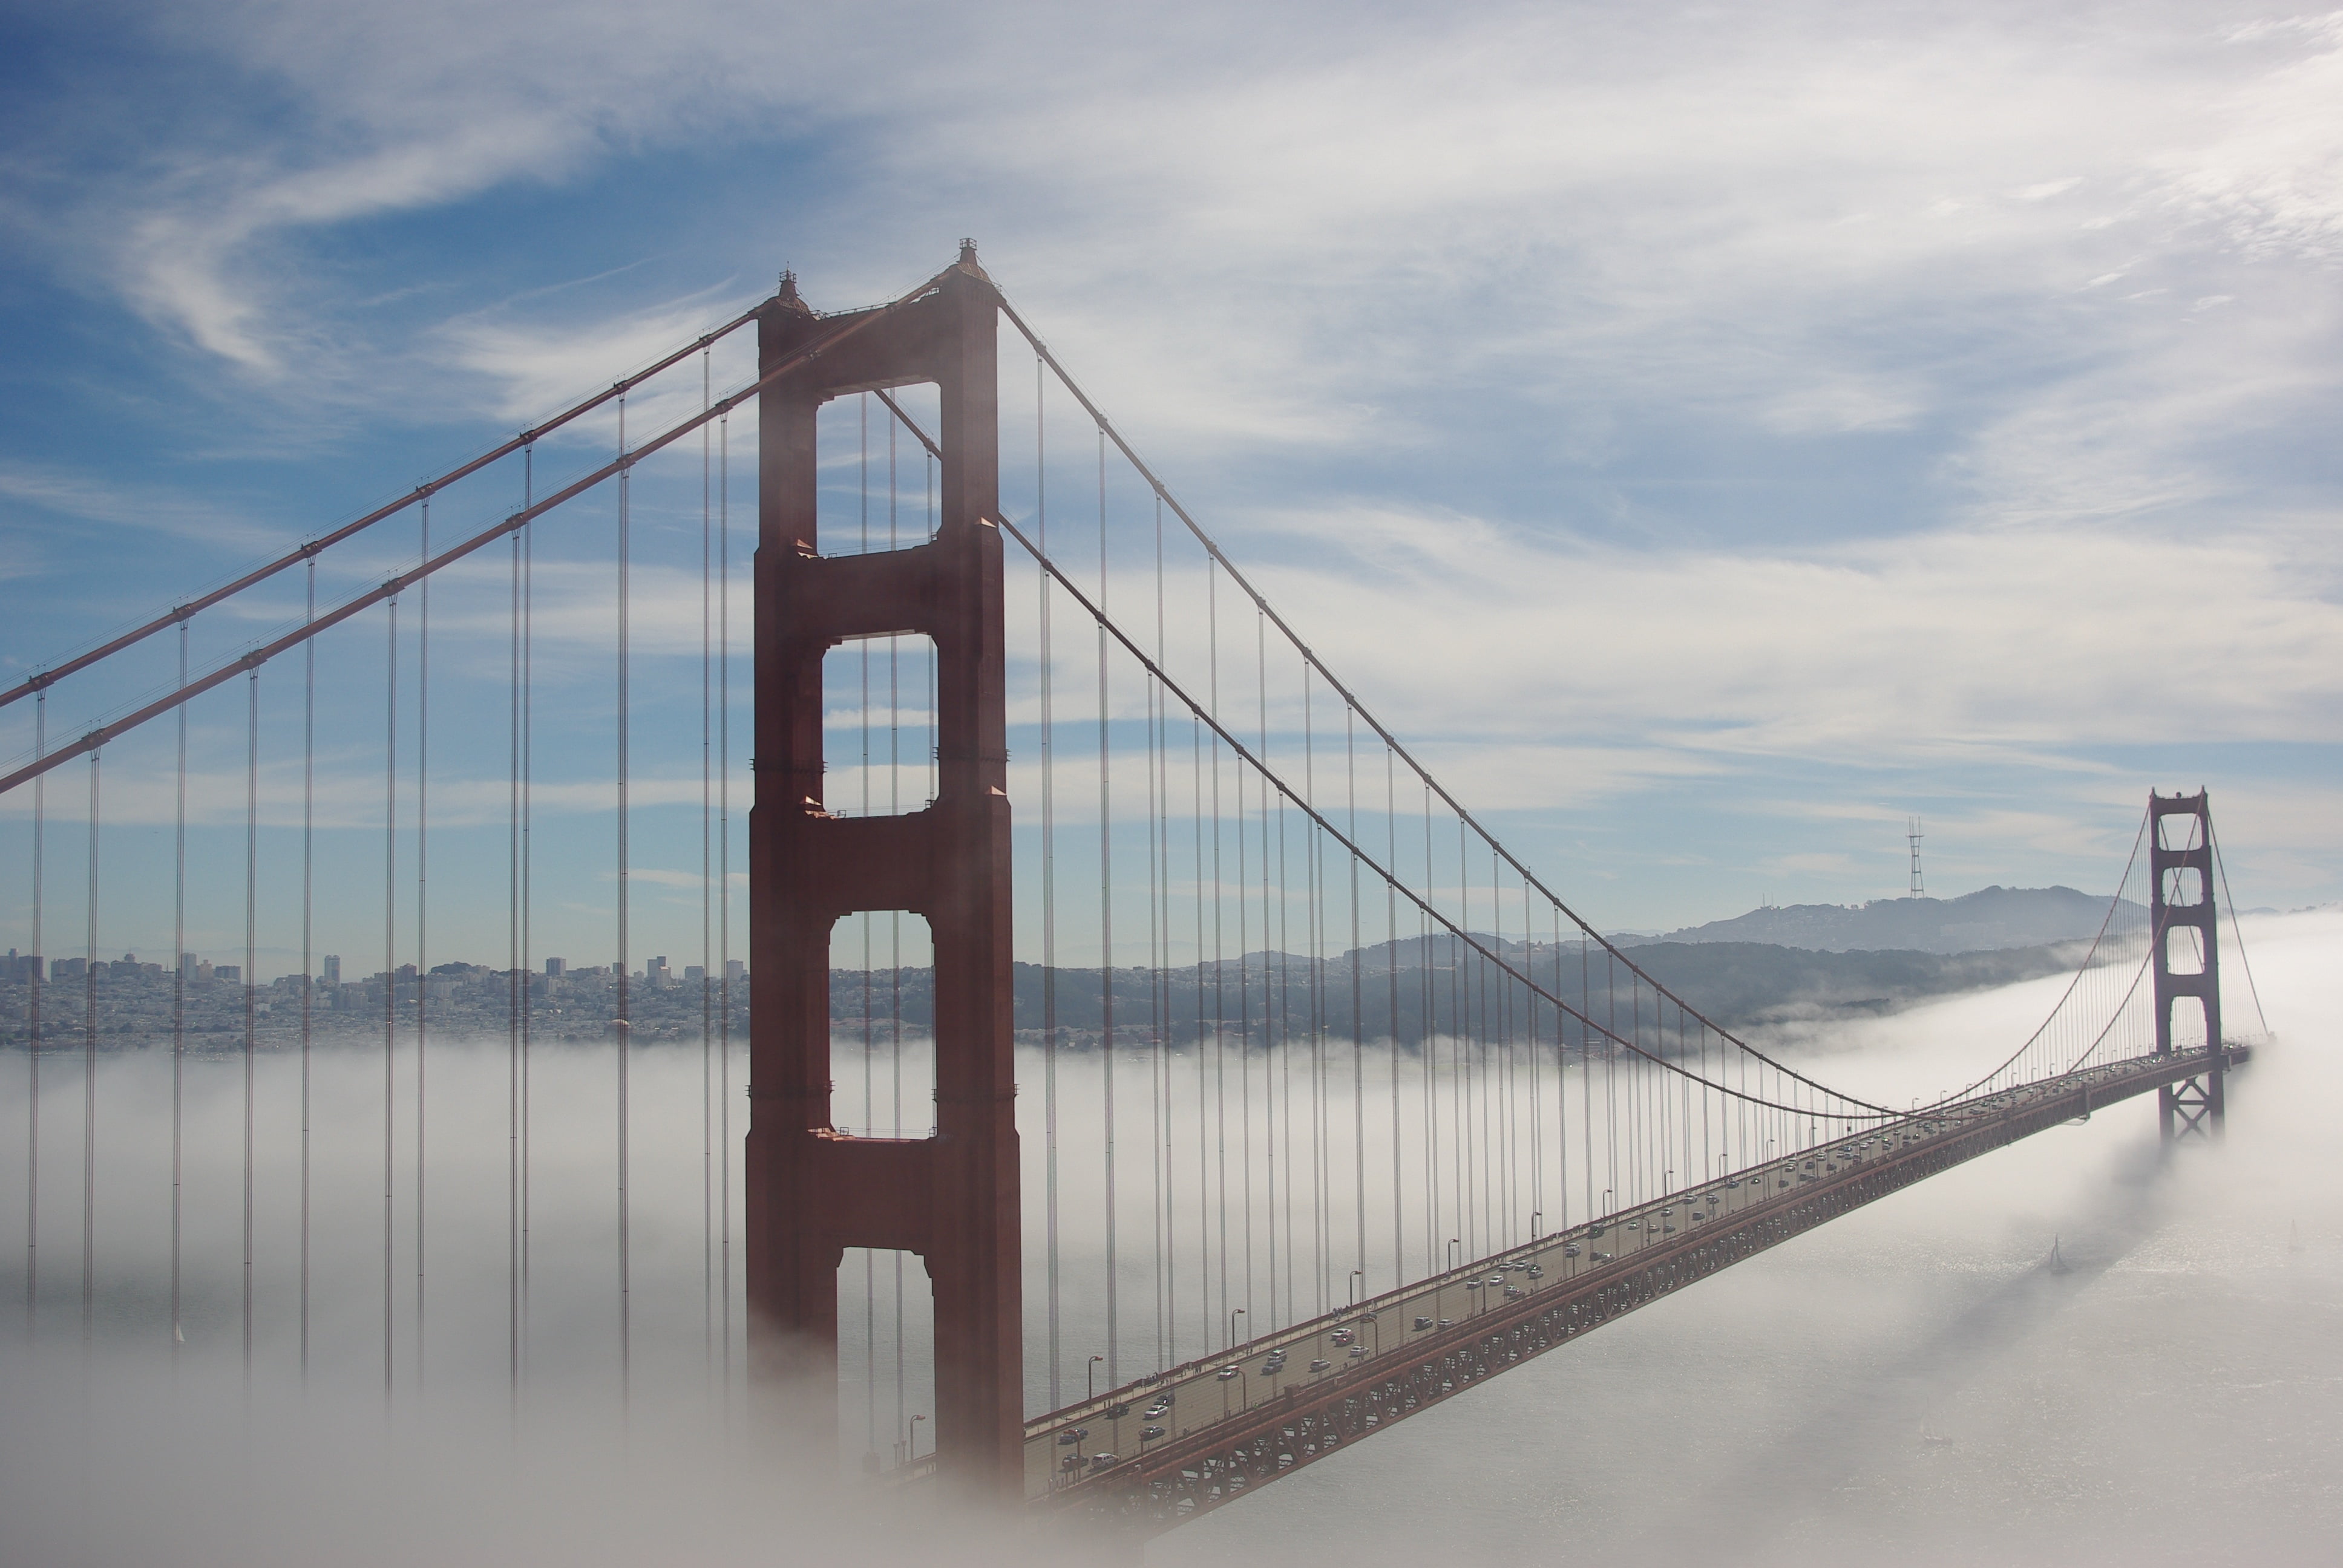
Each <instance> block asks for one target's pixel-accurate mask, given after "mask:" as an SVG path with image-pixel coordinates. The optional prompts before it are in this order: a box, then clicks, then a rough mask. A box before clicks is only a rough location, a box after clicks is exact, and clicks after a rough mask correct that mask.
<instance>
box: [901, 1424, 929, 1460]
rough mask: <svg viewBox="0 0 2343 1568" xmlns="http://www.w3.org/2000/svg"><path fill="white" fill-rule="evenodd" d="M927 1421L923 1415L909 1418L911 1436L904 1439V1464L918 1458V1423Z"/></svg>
mask: <svg viewBox="0 0 2343 1568" xmlns="http://www.w3.org/2000/svg"><path fill="white" fill-rule="evenodd" d="M927 1419H928V1418H927V1417H926V1416H924V1415H915V1416H913V1417H912V1418H911V1435H910V1437H909V1438H907V1439H905V1440H904V1443H903V1447H904V1462H906V1463H909V1462H910V1461H912V1460H915V1459H917V1458H919V1457H920V1422H923V1421H925V1420H927Z"/></svg>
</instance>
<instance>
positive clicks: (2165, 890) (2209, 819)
mask: <svg viewBox="0 0 2343 1568" xmlns="http://www.w3.org/2000/svg"><path fill="white" fill-rule="evenodd" d="M2167 823H2169V824H2171V825H2172V826H2171V828H2170V829H2167V826H2166V825H2167ZM2147 853H2148V869H2149V871H2150V872H2151V873H2152V875H2151V878H2150V885H2151V888H2152V892H2151V893H2150V895H2149V914H2150V917H2151V920H2152V922H2153V923H2152V924H2151V926H2150V928H2149V929H2150V931H2151V933H2152V934H2153V937H2154V940H2155V953H2154V955H2153V959H2152V963H2153V968H2154V971H2155V974H2156V1049H2157V1054H2158V1055H2167V1054H2169V1053H2170V1052H2171V1050H2172V1022H2173V1013H2174V1010H2175V1009H2176V1008H2177V1007H2178V1006H2179V1005H2180V1004H2181V1003H2182V1002H2183V1001H2191V1002H2193V1003H2194V1004H2195V1006H2196V1008H2197V1010H2198V1013H2199V1015H2200V1016H2201V1018H2202V1019H2203V1021H2204V1028H2205V1044H2206V1046H2207V1049H2208V1050H2209V1052H2210V1055H2209V1059H2208V1060H2209V1065H2207V1068H2206V1070H2205V1071H2204V1072H2202V1073H2201V1074H2199V1075H2198V1076H2197V1077H2195V1078H2191V1079H2187V1080H2184V1081H2181V1082H2179V1083H2175V1084H2169V1085H2167V1086H2166V1087H2165V1088H2163V1089H2161V1090H2158V1091H2157V1125H2158V1126H2159V1127H2160V1128H2162V1130H2163V1132H2164V1141H2166V1142H2167V1143H2169V1142H2171V1141H2174V1140H2175V1139H2177V1138H2186V1137H2187V1136H2188V1135H2189V1134H2191V1133H2195V1134H2197V1135H2198V1136H2200V1137H2208V1138H2209V1137H2213V1136H2215V1135H2217V1134H2218V1133H2219V1131H2221V1122H2222V1117H2223V1113H2224V1104H2223V1092H2222V1077H2223V1068H2224V1066H2225V1064H2226V1059H2225V1058H2224V1057H2223V1055H2222V1052H2221V1050H2220V1047H2221V1044H2222V1040H2221V950H2220V943H2219V925H2218V922H2217V920H2215V918H2214V913H2215V911H2214V904H2213V812H2212V806H2211V803H2210V801H2209V800H2208V799H2207V794H2206V791H2204V790H2202V789H2199V790H2197V793H2196V794H2194V795H2170V796H2165V795H2158V794H2157V793H2156V792H2155V791H2154V790H2152V789H2151V790H2149V791H2148V796H2147ZM2176 947H2177V949H2178V954H2177V956H2178V958H2179V960H2180V962H2179V964H2178V966H2177V967H2176V966H2175V964H2174V961H2173V960H2174V958H2175V956H2176V955H2175V949H2176Z"/></svg>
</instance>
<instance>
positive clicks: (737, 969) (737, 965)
mask: <svg viewBox="0 0 2343 1568" xmlns="http://www.w3.org/2000/svg"><path fill="white" fill-rule="evenodd" d="M724 978H725V979H726V980H747V979H748V978H749V966H748V964H747V963H746V962H745V961H743V960H739V959H726V960H724Z"/></svg>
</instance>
